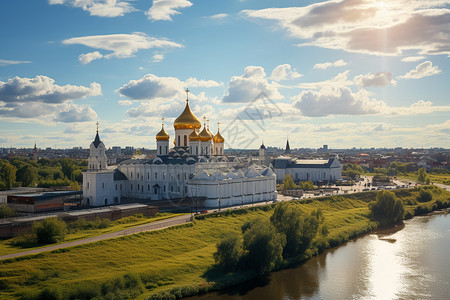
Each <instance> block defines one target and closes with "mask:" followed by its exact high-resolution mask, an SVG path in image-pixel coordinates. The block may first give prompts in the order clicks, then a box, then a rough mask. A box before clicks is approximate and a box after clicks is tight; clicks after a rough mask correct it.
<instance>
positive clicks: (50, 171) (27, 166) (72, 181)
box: [0, 157, 87, 190]
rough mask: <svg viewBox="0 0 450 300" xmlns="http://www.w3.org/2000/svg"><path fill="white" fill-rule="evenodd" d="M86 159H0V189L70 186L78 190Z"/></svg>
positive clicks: (85, 167) (85, 166)
mask: <svg viewBox="0 0 450 300" xmlns="http://www.w3.org/2000/svg"><path fill="white" fill-rule="evenodd" d="M86 169H87V160H74V159H71V158H58V159H48V158H42V159H40V160H38V161H33V160H31V159H29V158H27V157H14V158H10V159H0V190H5V189H9V188H12V187H21V186H22V187H35V186H37V187H51V186H71V187H72V189H74V190H79V188H80V183H82V182H83V174H82V171H84V170H86Z"/></svg>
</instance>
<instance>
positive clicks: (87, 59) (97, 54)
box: [78, 51, 103, 65]
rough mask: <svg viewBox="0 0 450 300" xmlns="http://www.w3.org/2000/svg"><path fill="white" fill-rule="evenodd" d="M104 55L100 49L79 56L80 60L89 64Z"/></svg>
mask: <svg viewBox="0 0 450 300" xmlns="http://www.w3.org/2000/svg"><path fill="white" fill-rule="evenodd" d="M102 57H103V55H102V54H101V53H100V52H98V51H94V52H90V53H86V54H81V55H80V56H78V60H79V61H80V62H81V63H82V64H83V65H85V64H88V63H90V62H91V61H93V60H96V59H100V58H102Z"/></svg>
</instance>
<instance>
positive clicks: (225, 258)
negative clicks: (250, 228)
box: [213, 232, 243, 271]
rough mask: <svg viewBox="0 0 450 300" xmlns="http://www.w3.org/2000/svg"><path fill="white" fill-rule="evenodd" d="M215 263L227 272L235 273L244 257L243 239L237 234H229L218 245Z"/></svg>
mask: <svg viewBox="0 0 450 300" xmlns="http://www.w3.org/2000/svg"><path fill="white" fill-rule="evenodd" d="M216 248H217V251H216V252H214V254H213V257H214V261H215V262H216V263H217V264H218V265H219V266H221V267H222V268H224V269H225V270H227V271H234V270H235V269H236V267H237V266H238V263H239V260H240V259H241V256H242V251H243V250H242V239H241V236H240V235H239V234H238V233H237V232H229V233H227V234H226V235H225V237H224V238H223V239H222V240H221V241H220V242H218V243H217V245H216Z"/></svg>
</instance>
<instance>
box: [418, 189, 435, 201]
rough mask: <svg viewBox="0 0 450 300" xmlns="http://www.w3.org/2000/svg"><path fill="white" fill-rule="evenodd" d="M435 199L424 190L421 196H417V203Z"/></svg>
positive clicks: (421, 191)
mask: <svg viewBox="0 0 450 300" xmlns="http://www.w3.org/2000/svg"><path fill="white" fill-rule="evenodd" d="M432 199H433V195H432V194H431V193H430V192H429V191H425V190H423V189H421V190H420V194H419V196H417V201H419V202H429V201H431V200H432Z"/></svg>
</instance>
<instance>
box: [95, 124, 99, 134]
mask: <svg viewBox="0 0 450 300" xmlns="http://www.w3.org/2000/svg"><path fill="white" fill-rule="evenodd" d="M95 125H97V133H98V125H100V124H98V122H97V123H95Z"/></svg>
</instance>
